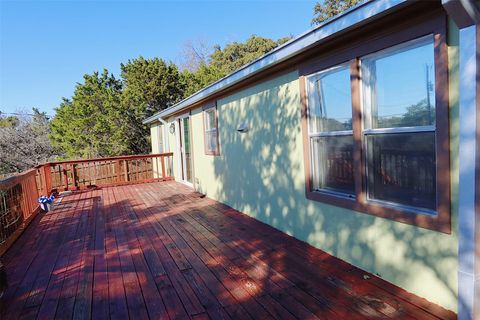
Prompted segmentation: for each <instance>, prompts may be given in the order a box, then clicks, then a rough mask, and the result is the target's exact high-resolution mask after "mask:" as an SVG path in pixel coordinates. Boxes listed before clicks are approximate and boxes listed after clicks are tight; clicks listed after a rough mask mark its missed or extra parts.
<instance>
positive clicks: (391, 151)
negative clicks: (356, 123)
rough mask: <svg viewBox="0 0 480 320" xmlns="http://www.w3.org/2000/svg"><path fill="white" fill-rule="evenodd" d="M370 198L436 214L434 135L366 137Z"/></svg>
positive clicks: (425, 133)
mask: <svg viewBox="0 0 480 320" xmlns="http://www.w3.org/2000/svg"><path fill="white" fill-rule="evenodd" d="M367 146H368V148H367V163H368V178H367V180H368V186H367V190H368V197H369V199H375V200H383V201H389V202H394V203H398V204H403V205H408V206H413V207H419V208H425V209H431V210H435V208H436V189H435V188H436V169H435V168H436V160H435V132H424V133H407V134H378V135H371V136H367Z"/></svg>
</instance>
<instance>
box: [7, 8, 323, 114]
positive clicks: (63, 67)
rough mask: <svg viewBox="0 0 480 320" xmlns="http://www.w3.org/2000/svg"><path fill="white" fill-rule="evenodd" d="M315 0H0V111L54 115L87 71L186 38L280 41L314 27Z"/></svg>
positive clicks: (162, 50) (173, 53)
mask: <svg viewBox="0 0 480 320" xmlns="http://www.w3.org/2000/svg"><path fill="white" fill-rule="evenodd" d="M314 4H315V1H307V0H303V1H302V0H300V1H267V0H263V1H175V2H173V1H172V2H169V1H147V2H141V1H135V2H133V1H100V2H98V1H34V2H30V1H28V2H27V1H4V0H0V111H2V112H14V111H16V110H29V109H31V108H32V107H38V108H39V109H40V110H42V111H46V112H47V113H48V114H50V115H53V114H54V110H53V108H55V107H57V106H58V105H59V103H60V102H61V98H62V97H70V96H71V95H72V93H73V90H74V87H75V84H76V83H77V82H81V81H82V76H83V74H85V73H92V72H93V71H96V70H102V69H103V68H107V69H108V70H110V71H111V72H113V73H114V74H116V75H118V74H119V66H120V63H121V62H125V61H127V60H128V59H131V58H136V57H138V56H139V55H142V56H144V57H155V56H156V57H161V58H164V59H167V60H172V61H174V62H177V61H178V56H179V54H180V52H181V50H182V47H183V46H184V44H185V43H186V42H187V41H195V40H197V39H204V40H205V41H207V42H209V43H211V44H220V45H222V46H223V45H224V44H226V43H228V42H232V41H244V40H246V39H247V38H248V37H249V36H250V35H251V34H257V35H259V36H264V37H269V38H273V39H277V38H280V37H283V36H286V35H297V34H299V33H302V32H304V31H306V30H307V29H310V28H311V25H310V21H311V19H312V17H313V6H314Z"/></svg>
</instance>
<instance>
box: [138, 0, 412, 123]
mask: <svg viewBox="0 0 480 320" xmlns="http://www.w3.org/2000/svg"><path fill="white" fill-rule="evenodd" d="M407 1H408V0H372V1H367V2H364V3H361V4H359V5H358V6H356V7H353V8H351V9H350V10H347V11H345V12H344V13H342V14H341V15H339V16H337V17H334V18H332V19H329V20H327V21H325V22H324V23H322V24H320V25H318V26H317V27H315V28H313V29H311V30H309V31H307V32H305V33H303V34H301V35H299V36H297V37H295V38H294V39H292V40H290V41H288V42H286V43H285V44H283V45H281V46H279V47H278V48H276V49H274V50H272V51H270V52H269V53H267V54H265V55H263V56H262V57H260V58H258V59H256V60H254V61H252V62H250V63H249V64H246V65H245V66H243V67H241V68H240V69H238V70H236V71H234V72H232V73H230V74H228V75H227V76H225V77H223V78H221V79H219V80H217V81H215V82H214V83H212V84H210V85H208V86H206V87H205V88H203V89H201V90H200V91H197V92H196V93H194V94H193V95H191V96H189V97H188V98H185V99H183V100H182V101H180V102H178V103H177V104H175V105H173V106H171V107H169V108H167V109H164V110H162V111H160V112H158V113H156V114H154V115H153V116H151V117H148V118H147V119H145V120H144V121H143V124H149V123H152V122H155V121H157V120H158V119H159V118H164V117H168V116H170V115H172V114H175V113H178V112H180V111H182V110H183V109H186V108H188V107H189V106H191V105H192V104H195V103H197V102H199V101H202V100H204V99H207V98H208V97H209V96H211V95H213V94H215V93H218V92H220V91H222V90H224V89H226V88H228V87H231V86H232V85H234V84H236V83H238V82H240V81H242V80H245V79H246V78H249V77H251V76H253V75H255V74H257V73H260V72H263V71H265V70H266V69H269V68H271V67H273V66H275V65H276V64H278V63H280V62H283V61H285V60H287V59H290V58H292V57H294V56H296V55H298V54H300V53H302V52H304V51H306V50H308V49H310V48H311V47H312V46H313V45H318V44H319V43H321V42H322V41H325V40H326V39H327V38H331V37H332V36H334V35H338V34H341V33H343V32H345V31H347V30H352V29H355V28H358V27H360V26H362V25H364V24H365V23H367V22H368V21H371V20H373V19H377V18H380V17H381V16H383V15H385V14H387V13H390V12H392V11H395V10H398V9H400V8H401V7H403V6H404V5H406V4H407Z"/></svg>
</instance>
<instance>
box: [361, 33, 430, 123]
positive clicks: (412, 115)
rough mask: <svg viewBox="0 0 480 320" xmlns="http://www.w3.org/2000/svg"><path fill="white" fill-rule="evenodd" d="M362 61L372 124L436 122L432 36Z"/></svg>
mask: <svg viewBox="0 0 480 320" xmlns="http://www.w3.org/2000/svg"><path fill="white" fill-rule="evenodd" d="M361 63H362V78H363V85H364V86H363V89H364V92H363V96H364V107H365V108H367V109H368V110H369V111H370V119H369V120H370V123H367V125H368V126H369V127H370V128H393V127H413V126H426V125H435V90H434V89H435V68H434V50H433V38H432V37H426V38H422V39H419V40H417V41H415V42H413V43H409V44H408V45H407V46H405V45H403V46H400V47H395V48H392V49H387V50H384V51H382V52H380V53H376V54H374V55H372V56H369V57H367V58H364V59H362V62H361Z"/></svg>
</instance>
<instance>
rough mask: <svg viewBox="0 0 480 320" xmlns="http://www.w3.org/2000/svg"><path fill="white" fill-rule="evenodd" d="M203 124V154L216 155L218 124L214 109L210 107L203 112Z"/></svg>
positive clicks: (217, 149) (217, 151) (217, 152)
mask: <svg viewBox="0 0 480 320" xmlns="http://www.w3.org/2000/svg"><path fill="white" fill-rule="evenodd" d="M203 122H204V124H203V125H204V129H205V134H204V138H205V154H209V155H218V154H219V148H218V122H217V108H216V107H210V108H208V109H205V110H204V111H203Z"/></svg>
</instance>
